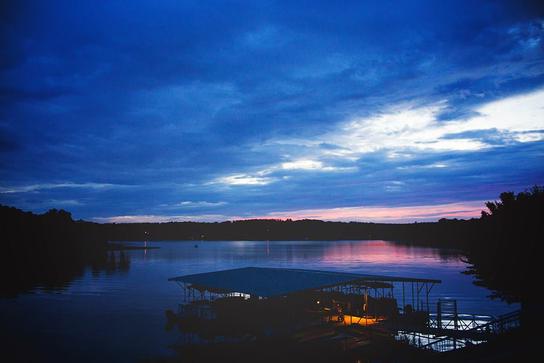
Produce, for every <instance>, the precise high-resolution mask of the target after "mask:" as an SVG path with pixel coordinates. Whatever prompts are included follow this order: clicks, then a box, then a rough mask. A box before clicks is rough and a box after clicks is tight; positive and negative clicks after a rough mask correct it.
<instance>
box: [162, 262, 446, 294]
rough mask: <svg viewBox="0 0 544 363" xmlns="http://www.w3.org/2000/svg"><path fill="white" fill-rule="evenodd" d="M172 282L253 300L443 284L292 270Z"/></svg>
mask: <svg viewBox="0 0 544 363" xmlns="http://www.w3.org/2000/svg"><path fill="white" fill-rule="evenodd" d="M168 281H176V282H178V283H185V284H190V285H193V286H198V287H201V288H204V289H210V290H212V289H213V290H216V291H224V292H239V293H244V294H249V295H252V296H261V297H273V296H280V295H286V294H291V293H295V292H300V291H305V290H314V289H321V288H327V287H333V286H337V285H345V284H355V283H365V282H387V283H393V282H408V283H431V284H434V283H440V282H441V281H440V280H434V279H421V278H411V277H397V276H382V275H367V274H356V273H346V272H334V271H319V270H302V269H289V268H264V267H245V268H237V269H232V270H223V271H216V272H206V273H199V274H193V275H185V276H179V277H172V278H170V279H168Z"/></svg>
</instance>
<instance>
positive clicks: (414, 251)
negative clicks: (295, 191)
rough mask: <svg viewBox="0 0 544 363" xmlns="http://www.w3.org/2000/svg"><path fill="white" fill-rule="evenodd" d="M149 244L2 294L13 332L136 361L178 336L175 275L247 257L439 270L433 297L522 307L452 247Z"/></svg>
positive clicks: (51, 350)
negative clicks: (485, 281) (46, 283)
mask: <svg viewBox="0 0 544 363" xmlns="http://www.w3.org/2000/svg"><path fill="white" fill-rule="evenodd" d="M144 244H145V242H144V241H141V242H134V243H128V244H127V245H129V246H130V245H134V246H137V247H143V246H144ZM195 244H197V245H198V248H195ZM147 246H148V247H159V249H149V250H125V251H108V252H106V253H104V254H103V255H100V256H96V258H95V257H93V258H92V259H90V260H91V261H90V262H85V263H84V264H83V265H82V264H77V269H75V270H74V271H72V272H70V273H68V274H66V275H65V276H64V277H63V278H62V280H61V281H63V282H64V283H63V284H58V283H57V284H55V285H53V286H55V288H54V289H52V290H49V291H51V292H55V293H54V294H53V293H49V292H45V293H44V292H43V290H41V289H38V290H34V291H35V293H34V294H20V295H19V296H17V297H16V298H11V299H0V308H1V309H2V310H3V311H5V312H7V314H3V316H2V318H1V321H0V325H1V326H2V329H5V331H6V332H9V335H10V336H11V337H12V338H11V339H12V340H14V341H28V342H32V349H33V350H34V351H35V352H37V353H38V354H39V355H40V357H47V359H49V360H53V361H54V360H55V359H57V360H67V359H68V360H72V361H79V362H84V361H86V360H87V361H96V360H101V361H117V362H133V361H137V360H140V359H142V358H145V357H150V356H158V355H161V356H163V355H167V354H169V353H170V349H169V348H168V347H169V346H170V345H171V344H174V343H175V342H176V336H175V334H173V333H172V332H167V331H165V330H164V325H165V317H164V311H165V310H167V309H171V308H172V307H175V306H177V304H178V303H179V301H180V298H181V291H180V290H179V288H178V287H177V286H176V285H175V284H173V283H171V282H168V281H167V279H168V278H169V277H173V276H179V275H184V274H191V273H199V272H208V271H216V270H223V269H230V268H238V267H247V266H256V267H290V268H302V269H321V270H335V271H349V272H360V273H373V274H383V275H396V276H413V277H432V278H436V279H440V280H442V283H441V284H440V285H438V286H436V287H435V288H433V291H432V296H431V299H432V301H435V300H436V299H438V298H441V297H450V298H455V299H457V300H458V301H459V305H460V311H462V312H467V313H479V314H489V315H497V314H501V313H505V312H509V311H511V310H513V309H515V307H512V306H508V305H507V304H505V303H502V302H500V301H490V300H489V299H488V298H487V296H488V295H489V294H490V292H489V291H488V290H486V289H485V288H482V287H478V286H474V285H473V284H472V277H471V276H467V275H464V274H462V273H461V272H462V271H464V269H465V265H464V263H463V262H462V261H461V259H460V258H459V256H458V255H457V253H456V252H455V251H450V250H439V249H433V248H424V247H413V246H405V245H399V244H395V243H391V242H385V241H272V242H266V241H262V242H256V241H234V242H232V241H217V242H208V241H205V242H202V241H198V242H195V241H186V242H147ZM86 261H88V260H86ZM42 271H43V269H42ZM49 273H50V274H53V273H52V272H49ZM33 286H34V287H35V286H36V285H33ZM59 286H61V287H60V288H59ZM79 347H86V348H85V350H81V349H80V348H79ZM89 352H92V355H89V354H88V353H89Z"/></svg>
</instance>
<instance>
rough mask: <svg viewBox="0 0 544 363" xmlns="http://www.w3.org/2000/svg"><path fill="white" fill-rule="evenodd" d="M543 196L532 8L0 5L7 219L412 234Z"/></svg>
mask: <svg viewBox="0 0 544 363" xmlns="http://www.w3.org/2000/svg"><path fill="white" fill-rule="evenodd" d="M8 3H11V4H8ZM535 184H539V185H541V184H544V9H543V6H542V5H540V4H539V2H538V1H463V0H455V1H449V0H444V1H388V0H380V1H370V0H369V1H346V2H342V4H341V5H340V3H338V2H332V1H331V2H320V1H296V2H295V1H245V2H242V1H240V2H239V1H203V0H198V1H138V0H131V1H115V0H112V1H96V0H94V1H77V2H75V1H71V0H68V1H55V0H48V1H38V0H35V1H17V2H2V5H0V203H1V204H4V205H10V206H15V207H18V208H21V209H24V210H30V211H34V212H44V211H46V210H48V209H50V208H58V209H60V208H62V209H66V210H68V211H70V212H72V214H73V216H74V218H78V219H79V218H82V219H86V220H93V221H97V222H138V221H159V222H164V221H185V220H195V221H222V220H232V219H245V218H293V219H300V218H312V219H325V220H341V221H374V222H412V221H432V220H437V219H439V218H442V217H446V218H470V217H478V216H479V215H480V211H481V210H482V209H483V208H484V202H485V201H486V200H494V199H497V198H498V196H499V194H500V193H501V192H503V191H515V192H519V191H523V190H525V189H526V188H529V187H531V186H533V185H535Z"/></svg>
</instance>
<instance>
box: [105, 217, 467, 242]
mask: <svg viewBox="0 0 544 363" xmlns="http://www.w3.org/2000/svg"><path fill="white" fill-rule="evenodd" d="M476 226H477V220H472V221H463V220H445V219H443V220H441V221H440V222H438V223H436V222H435V223H412V224H382V223H358V222H324V221H319V220H298V221H292V220H289V219H288V220H285V221H283V220H270V219H253V220H242V221H232V222H230V221H227V222H217V223H196V222H170V223H131V224H104V225H103V228H104V231H103V232H104V235H106V236H107V238H108V239H110V240H114V241H142V240H148V241H166V240H270V241H274V240H350V239H354V240H357V239H388V240H397V241H418V242H419V243H428V244H433V243H435V242H436V241H437V240H440V241H441V243H442V244H443V245H451V246H458V245H459V244H460V243H462V242H463V241H462V237H463V236H465V235H470V233H471V232H472V231H473V229H474V228H476Z"/></svg>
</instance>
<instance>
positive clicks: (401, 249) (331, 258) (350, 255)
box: [323, 240, 464, 268]
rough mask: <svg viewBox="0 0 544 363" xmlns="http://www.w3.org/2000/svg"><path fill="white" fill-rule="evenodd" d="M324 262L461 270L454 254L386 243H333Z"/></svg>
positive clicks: (460, 265)
mask: <svg viewBox="0 0 544 363" xmlns="http://www.w3.org/2000/svg"><path fill="white" fill-rule="evenodd" d="M323 262H325V263H327V264H333V265H338V266H344V265H354V266H355V265H363V266H364V265H387V266H389V267H393V266H398V265H402V266H407V265H412V266H417V267H419V268H421V267H437V266H441V267H443V266H444V265H446V264H447V265H449V266H451V267H462V266H464V262H462V261H461V260H460V259H459V258H458V257H457V256H456V255H450V256H447V255H440V254H439V253H438V250H436V249H431V248H421V247H413V246H407V245H402V244H398V243H394V242H387V241H379V240H377V241H367V242H366V243H360V242H353V243H342V244H334V245H331V246H329V247H327V248H326V249H325V251H324V254H323Z"/></svg>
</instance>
